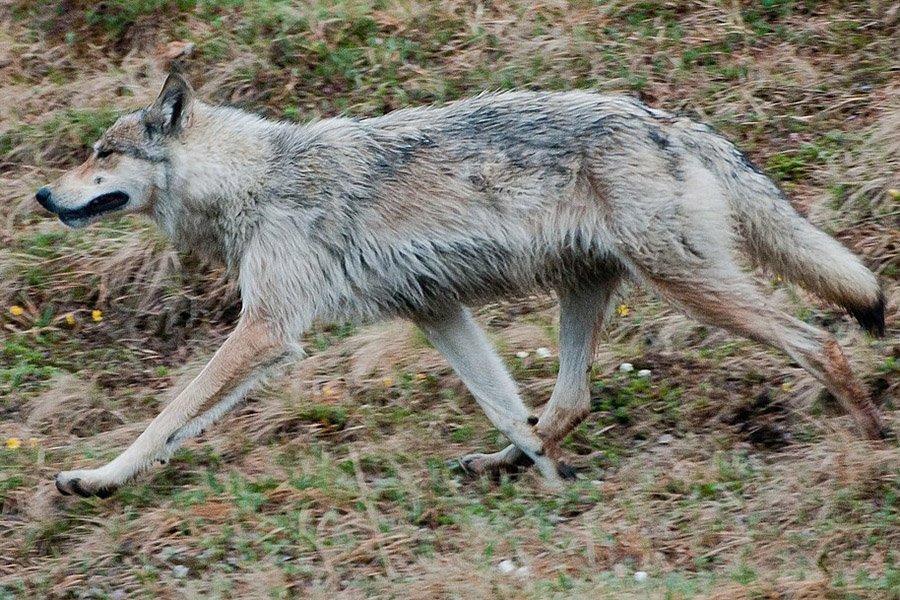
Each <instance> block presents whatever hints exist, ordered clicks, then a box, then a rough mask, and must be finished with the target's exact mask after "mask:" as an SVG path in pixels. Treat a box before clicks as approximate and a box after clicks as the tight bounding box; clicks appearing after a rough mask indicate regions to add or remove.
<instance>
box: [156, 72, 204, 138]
mask: <svg viewBox="0 0 900 600" xmlns="http://www.w3.org/2000/svg"><path fill="white" fill-rule="evenodd" d="M193 101H194V90H193V89H192V88H191V84H189V83H188V82H187V80H186V79H185V78H184V77H182V76H181V75H179V74H178V73H169V76H168V77H166V82H165V83H164V84H163V87H162V90H160V92H159V96H157V98H156V100H155V101H154V102H153V104H152V105H151V106H150V109H149V110H148V112H147V114H146V116H145V122H146V125H147V129H148V131H149V132H150V133H151V134H154V133H162V134H165V135H177V134H178V133H180V132H181V130H182V129H184V128H185V127H187V125H188V123H189V122H190V118H191V110H192V105H193Z"/></svg>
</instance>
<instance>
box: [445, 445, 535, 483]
mask: <svg viewBox="0 0 900 600" xmlns="http://www.w3.org/2000/svg"><path fill="white" fill-rule="evenodd" d="M533 464H534V463H533V462H532V460H531V459H530V458H528V456H527V455H526V454H525V453H524V452H522V451H520V450H519V449H518V448H516V447H515V446H509V447H508V448H506V449H504V450H501V451H500V452H492V453H490V454H481V453H474V454H466V455H465V456H463V457H462V458H460V459H459V466H460V467H461V468H462V470H463V471H465V472H466V473H467V474H469V475H472V476H478V475H481V474H482V473H488V474H491V475H500V474H501V473H518V472H519V470H521V469H524V468H527V467H530V466H531V465H533Z"/></svg>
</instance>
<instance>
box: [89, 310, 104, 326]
mask: <svg viewBox="0 0 900 600" xmlns="http://www.w3.org/2000/svg"><path fill="white" fill-rule="evenodd" d="M91 318H92V319H93V320H94V322H95V323H99V322H100V321H102V320H103V311H102V310H99V309H97V308H95V309H94V310H92V311H91Z"/></svg>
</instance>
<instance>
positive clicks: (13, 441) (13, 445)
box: [6, 437, 22, 450]
mask: <svg viewBox="0 0 900 600" xmlns="http://www.w3.org/2000/svg"><path fill="white" fill-rule="evenodd" d="M21 445H22V440H20V439H19V438H17V437H11V438H9V439H7V440H6V447H7V448H9V449H10V450H15V449H17V448H19V446H21Z"/></svg>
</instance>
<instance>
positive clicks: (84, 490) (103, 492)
mask: <svg viewBox="0 0 900 600" xmlns="http://www.w3.org/2000/svg"><path fill="white" fill-rule="evenodd" d="M118 487H119V486H118V485H116V484H113V483H110V482H108V481H104V480H103V479H101V478H100V477H98V474H97V472H96V471H63V472H61V473H57V474H56V489H57V490H59V493H60V494H62V495H63V496H69V495H71V494H78V495H79V496H81V497H83V498H88V497H90V496H97V497H99V498H108V497H109V496H111V495H112V494H113V492H115V491H116V489H117V488H118Z"/></svg>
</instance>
